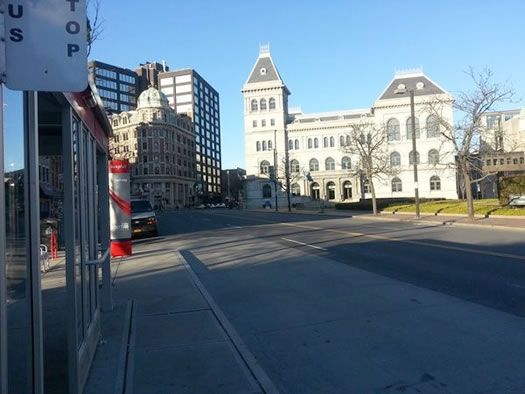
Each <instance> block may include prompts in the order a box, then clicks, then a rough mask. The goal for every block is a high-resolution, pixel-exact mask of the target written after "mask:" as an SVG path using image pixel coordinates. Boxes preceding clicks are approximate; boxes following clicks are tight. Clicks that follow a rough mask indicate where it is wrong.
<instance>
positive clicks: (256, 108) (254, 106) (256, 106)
mask: <svg viewBox="0 0 525 394" xmlns="http://www.w3.org/2000/svg"><path fill="white" fill-rule="evenodd" d="M258 109H259V106H258V105H257V100H255V99H253V100H252V111H257V110H258Z"/></svg>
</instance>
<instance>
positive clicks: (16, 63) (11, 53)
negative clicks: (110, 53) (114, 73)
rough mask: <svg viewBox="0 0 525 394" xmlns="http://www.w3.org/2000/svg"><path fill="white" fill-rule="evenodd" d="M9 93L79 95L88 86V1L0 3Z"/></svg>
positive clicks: (10, 0)
mask: <svg viewBox="0 0 525 394" xmlns="http://www.w3.org/2000/svg"><path fill="white" fill-rule="evenodd" d="M0 7H2V11H3V17H4V27H5V31H4V32H0V34H2V33H3V37H4V39H5V41H4V42H5V60H6V63H5V70H3V72H4V73H5V76H4V77H3V78H2V79H3V81H4V82H5V83H6V85H7V86H8V87H9V88H10V89H14V90H36V91H53V92H80V91H83V90H84V89H86V87H87V84H88V79H87V78H88V72H87V14H86V0H38V1H31V0H0Z"/></svg>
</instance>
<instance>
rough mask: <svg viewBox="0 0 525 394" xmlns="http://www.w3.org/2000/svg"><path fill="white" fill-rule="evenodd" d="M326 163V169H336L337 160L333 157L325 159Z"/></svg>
mask: <svg viewBox="0 0 525 394" xmlns="http://www.w3.org/2000/svg"><path fill="white" fill-rule="evenodd" d="M324 165H325V167H324V168H325V170H326V171H333V170H335V160H334V159H332V158H331V157H329V158H327V159H326V160H325V163H324Z"/></svg>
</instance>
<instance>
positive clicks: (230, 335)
mask: <svg viewBox="0 0 525 394" xmlns="http://www.w3.org/2000/svg"><path fill="white" fill-rule="evenodd" d="M171 247H172V245H170V243H169V242H167V241H163V240H162V238H156V239H146V240H140V241H138V242H136V243H134V245H133V256H130V257H126V258H121V259H113V260H112V269H113V278H114V279H113V296H114V305H115V307H114V310H113V311H112V312H110V313H104V314H103V316H102V339H101V342H100V344H99V347H98V349H97V353H96V355H95V359H94V362H93V365H92V366H91V371H90V375H89V378H88V381H87V384H86V388H85V391H84V392H85V393H97V394H100V393H119V394H120V393H133V392H134V393H260V392H265V391H264V390H263V389H262V388H261V385H260V383H259V382H260V380H261V379H260V375H257V371H255V372H254V368H252V367H253V361H254V360H251V361H252V363H250V360H249V355H248V357H246V354H245V353H243V352H242V349H240V350H239V347H241V348H242V344H241V345H240V344H239V343H238V342H237V343H235V339H236V333H235V332H234V330H233V328H232V327H231V326H230V325H229V323H228V322H227V320H226V319H225V317H224V316H223V315H222V312H221V311H220V310H218V307H217V306H216V305H214V302H213V300H212V299H210V297H209V295H208V294H207V292H206V290H205V289H202V288H199V285H200V282H199V280H198V278H196V276H195V274H194V273H193V271H191V268H189V266H188V265H187V264H186V263H185V261H184V259H183V258H182V256H181V255H180V254H179V253H178V252H177V251H175V250H172V249H171ZM221 317H222V319H221ZM247 358H248V360H246V359H247ZM256 367H257V366H256ZM255 369H257V368H255ZM262 387H264V384H263V385H262Z"/></svg>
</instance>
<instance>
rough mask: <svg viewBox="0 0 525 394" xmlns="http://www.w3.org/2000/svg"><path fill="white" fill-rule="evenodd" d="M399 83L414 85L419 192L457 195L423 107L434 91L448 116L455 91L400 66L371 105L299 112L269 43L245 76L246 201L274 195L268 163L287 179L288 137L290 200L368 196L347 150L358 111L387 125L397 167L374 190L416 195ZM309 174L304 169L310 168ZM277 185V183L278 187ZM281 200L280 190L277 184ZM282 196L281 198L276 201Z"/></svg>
mask: <svg viewBox="0 0 525 394" xmlns="http://www.w3.org/2000/svg"><path fill="white" fill-rule="evenodd" d="M400 85H404V86H405V87H406V89H408V90H412V89H413V90H414V96H415V114H416V136H418V137H417V152H418V155H416V156H419V165H418V175H419V194H420V197H423V198H425V197H426V198H457V188H456V172H455V170H454V169H453V168H452V166H450V164H451V163H453V162H454V152H453V147H452V146H451V144H450V143H447V142H446V141H445V140H444V138H443V137H442V136H441V135H440V133H439V130H438V129H437V127H438V125H437V122H435V119H433V118H432V117H431V116H429V114H428V113H426V112H425V109H424V107H425V103H426V102H427V101H428V100H430V99H432V98H436V97H439V98H440V99H446V100H447V101H448V102H449V103H450V104H448V105H446V106H445V108H444V112H443V116H444V117H446V118H447V119H448V120H449V121H450V122H452V97H451V96H450V95H449V94H448V93H447V92H446V91H445V90H444V89H442V88H441V87H439V86H438V85H437V84H436V83H435V82H433V81H432V80H431V79H430V78H428V77H427V76H426V75H425V74H423V72H422V71H421V70H410V71H404V72H398V73H396V75H395V76H394V78H393V80H392V81H391V82H390V83H389V84H388V85H387V87H386V88H385V90H384V91H383V92H382V93H381V94H380V95H379V97H378V99H377V100H376V101H375V102H374V104H373V106H372V107H371V108H366V109H356V110H347V111H338V112H325V113H311V114H304V113H302V111H301V110H294V109H291V108H289V107H288V96H289V95H290V91H289V90H288V88H287V87H286V85H285V83H284V81H283V79H282V78H281V76H280V74H279V72H278V71H277V68H276V66H275V64H274V62H273V60H272V57H271V55H270V53H269V49H268V48H265V47H263V48H261V51H260V53H259V57H258V59H257V61H256V62H255V65H254V67H253V69H252V71H251V73H250V76H249V77H248V80H247V81H246V83H245V84H244V87H243V89H242V93H243V96H244V128H245V144H246V146H245V149H246V172H247V182H246V204H247V205H248V206H249V207H255V208H257V207H262V206H263V205H265V204H268V202H270V203H271V204H273V201H274V199H275V194H274V184H273V183H272V182H271V181H270V180H269V172H270V171H271V170H270V167H273V166H274V162H275V164H276V165H275V167H277V170H278V175H277V177H278V178H279V180H280V181H281V182H282V184H284V183H285V182H284V157H285V148H286V146H285V144H287V148H288V152H289V159H290V169H291V174H292V175H291V178H292V187H291V190H292V194H293V202H306V201H311V200H325V201H327V202H341V201H347V202H350V201H357V200H359V199H361V198H370V197H371V195H370V193H369V190H368V185H367V182H366V180H364V179H363V178H362V177H361V176H359V175H357V174H356V168H355V166H356V163H358V162H359V158H358V157H353V156H352V155H350V154H348V153H345V152H344V145H345V143H346V139H347V138H349V135H348V134H349V133H350V130H351V125H352V124H354V123H356V122H360V121H361V119H362V117H367V118H368V119H370V118H372V119H373V122H374V123H375V124H376V125H377V126H384V127H386V128H387V130H388V135H389V138H388V140H389V141H388V153H389V155H390V157H391V162H392V165H394V166H395V167H396V168H397V169H398V175H396V176H395V177H383V179H379V178H378V179H374V185H375V187H376V195H377V197H378V198H399V197H401V198H409V197H413V196H414V186H415V185H414V179H413V167H412V165H410V164H409V155H410V153H411V151H412V140H411V137H409V132H408V131H409V130H408V128H407V125H409V124H410V98H409V94H408V93H405V94H401V95H400V94H396V93H395V90H396V89H397V88H398V87H399V86H400ZM308 173H309V177H308V176H303V175H304V174H308ZM279 189H280V188H279ZM278 197H279V204H285V193H284V191H283V190H278ZM281 200H282V201H281Z"/></svg>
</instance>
